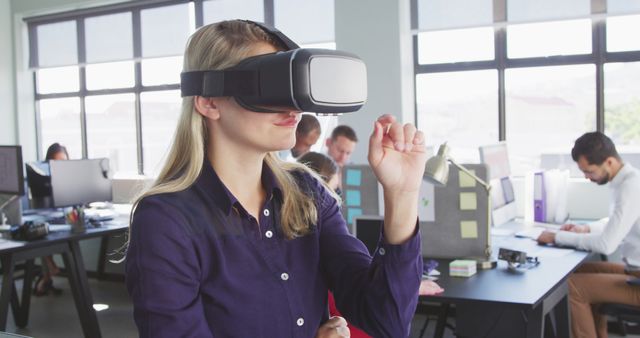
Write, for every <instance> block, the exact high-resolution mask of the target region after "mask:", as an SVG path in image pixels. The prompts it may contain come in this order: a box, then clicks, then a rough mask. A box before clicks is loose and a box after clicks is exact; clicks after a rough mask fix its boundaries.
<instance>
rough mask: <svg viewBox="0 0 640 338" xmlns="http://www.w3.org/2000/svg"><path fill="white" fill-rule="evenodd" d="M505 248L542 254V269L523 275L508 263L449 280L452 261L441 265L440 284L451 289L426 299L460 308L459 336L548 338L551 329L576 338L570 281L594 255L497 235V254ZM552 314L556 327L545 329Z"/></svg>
mask: <svg viewBox="0 0 640 338" xmlns="http://www.w3.org/2000/svg"><path fill="white" fill-rule="evenodd" d="M500 247H505V248H509V249H517V250H520V251H526V252H527V253H529V255H538V256H539V257H540V261H541V263H540V265H539V266H537V267H535V268H533V269H530V270H525V271H522V272H510V271H508V270H507V263H506V262H504V261H499V262H498V267H497V268H495V269H491V270H480V271H478V273H477V274H476V275H474V276H472V277H469V278H464V277H451V276H449V262H450V261H440V266H439V268H438V270H439V271H440V272H441V276H440V277H439V280H438V284H440V286H442V287H443V288H444V289H445V291H444V293H442V294H439V295H435V296H422V297H421V300H425V301H430V302H439V303H452V304H455V305H456V334H457V335H458V336H459V337H543V336H544V334H545V331H547V332H548V333H552V332H555V335H556V336H557V337H570V322H569V306H568V287H567V278H568V276H569V274H570V273H571V272H573V271H574V270H575V269H576V268H577V267H578V265H580V263H581V262H582V261H583V260H585V258H587V256H588V255H589V253H587V252H583V251H573V252H571V253H569V254H566V255H562V256H560V254H561V252H560V251H559V250H557V249H555V248H546V247H542V246H539V245H537V244H536V242H535V241H533V240H531V239H522V238H515V237H512V236H510V237H498V236H493V237H492V248H493V252H494V254H495V253H497V252H498V249H499V248H500ZM548 314H550V315H551V316H550V318H551V323H550V324H551V325H547V326H545V324H546V323H545V316H546V315H548Z"/></svg>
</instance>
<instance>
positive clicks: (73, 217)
mask: <svg viewBox="0 0 640 338" xmlns="http://www.w3.org/2000/svg"><path fill="white" fill-rule="evenodd" d="M64 216H65V219H66V221H67V223H68V224H69V225H71V232H84V231H85V230H86V224H85V223H86V222H85V221H86V219H85V215H84V207H73V208H71V210H69V211H68V212H67V213H66V214H65V215H64Z"/></svg>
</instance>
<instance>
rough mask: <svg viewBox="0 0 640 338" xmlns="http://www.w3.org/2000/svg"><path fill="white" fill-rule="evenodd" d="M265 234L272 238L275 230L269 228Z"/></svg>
mask: <svg viewBox="0 0 640 338" xmlns="http://www.w3.org/2000/svg"><path fill="white" fill-rule="evenodd" d="M264 235H265V236H267V238H271V237H273V232H271V230H268V231H267V232H265V233H264Z"/></svg>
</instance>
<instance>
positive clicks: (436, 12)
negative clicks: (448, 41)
mask: <svg viewBox="0 0 640 338" xmlns="http://www.w3.org/2000/svg"><path fill="white" fill-rule="evenodd" d="M492 24H493V1H492V0H474V1H469V0H418V28H419V29H420V30H421V31H424V30H436V29H438V30H439V29H448V28H461V27H478V26H488V25H492Z"/></svg>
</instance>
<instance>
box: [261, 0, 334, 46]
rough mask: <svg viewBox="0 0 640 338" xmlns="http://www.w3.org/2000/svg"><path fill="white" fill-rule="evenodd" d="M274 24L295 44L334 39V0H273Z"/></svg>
mask: <svg viewBox="0 0 640 338" xmlns="http://www.w3.org/2000/svg"><path fill="white" fill-rule="evenodd" d="M273 6H274V12H275V13H274V15H275V25H276V28H278V29H279V30H280V31H282V32H283V33H284V34H286V35H287V36H288V37H289V38H291V40H293V41H295V42H296V43H297V44H303V43H318V42H329V41H335V27H334V24H335V19H334V0H307V1H305V2H304V6H302V5H301V4H300V1H298V0H274V4H273Z"/></svg>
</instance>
